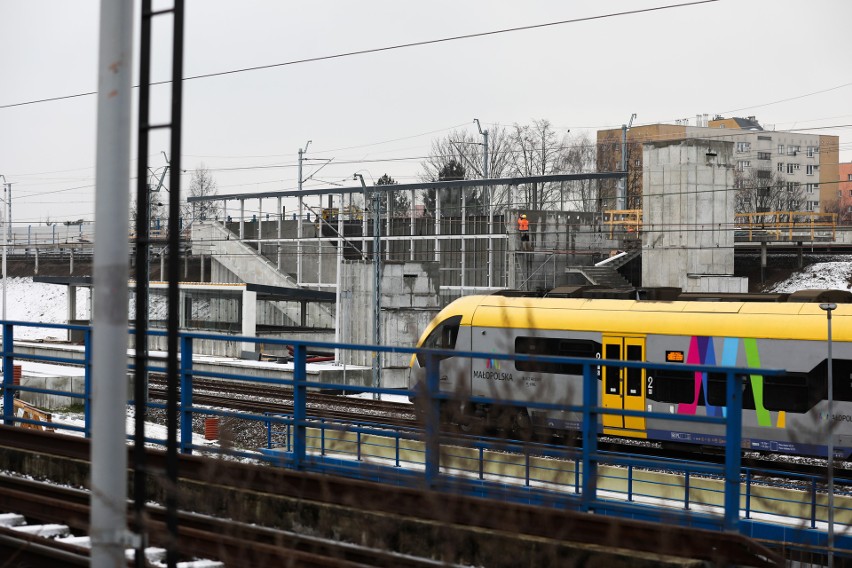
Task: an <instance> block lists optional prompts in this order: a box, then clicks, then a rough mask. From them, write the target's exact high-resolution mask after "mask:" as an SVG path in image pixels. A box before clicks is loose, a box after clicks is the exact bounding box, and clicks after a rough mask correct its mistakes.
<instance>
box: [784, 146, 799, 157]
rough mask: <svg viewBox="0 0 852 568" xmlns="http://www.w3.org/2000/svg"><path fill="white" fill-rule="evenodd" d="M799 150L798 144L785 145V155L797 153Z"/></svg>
mask: <svg viewBox="0 0 852 568" xmlns="http://www.w3.org/2000/svg"><path fill="white" fill-rule="evenodd" d="M799 150H800V147H799V146H787V155H788V156H795V155H796V154H798V153H799Z"/></svg>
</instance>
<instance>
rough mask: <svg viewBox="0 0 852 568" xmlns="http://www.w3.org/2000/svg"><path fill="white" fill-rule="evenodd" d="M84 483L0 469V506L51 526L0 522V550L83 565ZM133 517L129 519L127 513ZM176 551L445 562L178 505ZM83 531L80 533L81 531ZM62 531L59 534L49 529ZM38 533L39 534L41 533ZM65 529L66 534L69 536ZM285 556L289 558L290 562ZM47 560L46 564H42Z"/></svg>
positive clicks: (157, 523) (248, 557)
mask: <svg viewBox="0 0 852 568" xmlns="http://www.w3.org/2000/svg"><path fill="white" fill-rule="evenodd" d="M89 499H90V495H89V493H88V492H87V491H81V490H76V489H70V488H66V487H60V486H58V485H53V484H49V483H42V482H37V481H32V480H29V479H22V478H19V477H15V476H9V475H2V476H0V509H2V510H9V509H10V508H15V509H16V512H17V513H19V514H20V515H21V516H23V517H26V518H27V519H32V520H35V521H37V522H39V523H49V524H48V525H40V526H41V527H44V526H48V527H51V529H50V530H44V529H42V530H41V531H40V534H39V531H30V532H29V533H24V532H22V530H21V528H18V529H9V528H6V529H0V537H2V540H0V550H4V549H5V550H6V553H7V555H6V558H15V556H16V555H27V556H28V557H30V558H28V560H27V565H29V566H32V565H36V564H35V563H34V562H33V558H31V556H32V552H31V551H28V549H29V548H32V547H33V545H38V548H39V550H38V553H37V554H36V555H35V556H36V558H43V559H47V560H48V562H49V561H62V562H63V563H68V564H72V565H78V566H87V565H88V548H89V546H90V543H89V541H88V538H87V537H85V536H84V535H85V533H86V530H87V529H88V522H89ZM146 514H147V516H148V520H147V522H148V525H147V527H146V528H147V531H146V533H147V535H148V540H149V545H150V546H151V547H153V548H159V547H160V546H162V545H163V544H164V543H165V542H166V541H167V540H168V535H167V532H166V513H165V511H164V510H163V509H162V508H161V507H157V506H150V505H149V506H148V507H147V509H146ZM128 522H132V519H128ZM178 525H179V540H178V551H179V554H180V556H181V557H183V560H191V559H198V558H203V559H211V557H213V558H215V560H218V561H219V562H220V563H221V564H219V565H220V566H270V565H292V566H305V567H309V568H314V567H315V568H327V567H331V566H340V567H350V566H351V567H356V566H358V567H360V566H383V567H395V566H399V567H408V568H434V567H436V566H448V564H445V563H438V562H435V561H433V560H429V559H425V558H423V559H421V558H413V557H410V556H403V555H400V554H396V553H392V552H389V551H386V550H381V549H377V548H370V547H366V546H359V545H354V544H347V543H342V542H336V541H333V540H331V539H324V538H318V537H311V536H306V535H300V534H296V533H293V532H290V531H282V530H275V529H270V528H264V527H258V526H254V525H249V524H247V523H239V522H234V521H231V520H222V519H217V518H215V517H211V516H207V515H197V514H191V513H186V512H182V513H179V518H178ZM81 535H83V536H81ZM55 536H62V537H63V538H61V539H55V538H50V537H55ZM40 537H41V538H40ZM69 537H70V538H69ZM288 563H289V564H288ZM48 565H49V564H48Z"/></svg>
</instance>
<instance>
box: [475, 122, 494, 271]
mask: <svg viewBox="0 0 852 568" xmlns="http://www.w3.org/2000/svg"><path fill="white" fill-rule="evenodd" d="M473 121H474V122H475V123H476V127H477V128H478V129H479V134H481V135H482V179H488V130H487V129H486V130H483V129H482V125H480V124H479V119H478V118H474V119H473ZM493 203H494V186H491V185H489V186H488V205H487V206H486V207H485V211H486V212H487V213H488V267H487V270H486V274H487V277H488V287H489V288H491V286H492V284H493V277H492V274H491V272H492V269H493V268H494V246H493V245H494V242H493V241H492V240H491V235H493V234H494V210H493V209H492V206H493Z"/></svg>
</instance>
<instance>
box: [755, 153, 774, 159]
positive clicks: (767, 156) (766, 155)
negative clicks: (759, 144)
mask: <svg viewBox="0 0 852 568" xmlns="http://www.w3.org/2000/svg"><path fill="white" fill-rule="evenodd" d="M757 159H758V160H771V159H772V154H770V153H769V152H758V153H757Z"/></svg>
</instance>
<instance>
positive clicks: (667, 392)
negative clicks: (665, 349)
mask: <svg viewBox="0 0 852 568" xmlns="http://www.w3.org/2000/svg"><path fill="white" fill-rule="evenodd" d="M651 372H653V371H649V373H651ZM653 384H654V388H653V390H651V389H648V393H647V397H648V398H650V399H651V400H656V401H657V402H671V403H681V402H682V403H686V404H689V403H692V402H694V401H695V373H693V372H691V371H672V370H669V369H658V370H657V372H656V374H655V375H654V383H653Z"/></svg>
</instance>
